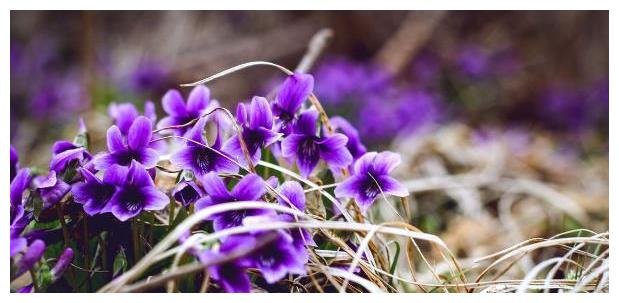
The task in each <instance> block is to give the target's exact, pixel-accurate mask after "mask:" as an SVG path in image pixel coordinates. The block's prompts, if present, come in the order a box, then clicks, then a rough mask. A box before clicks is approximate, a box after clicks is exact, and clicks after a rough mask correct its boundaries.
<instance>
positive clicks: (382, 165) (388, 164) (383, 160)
mask: <svg viewBox="0 0 619 303" xmlns="http://www.w3.org/2000/svg"><path fill="white" fill-rule="evenodd" d="M401 162H402V160H401V159H400V155H399V154H396V153H394V152H390V151H384V152H381V153H379V154H378V155H376V158H374V163H373V165H372V167H373V168H374V172H375V173H376V174H377V175H386V174H389V173H390V172H391V171H392V170H393V169H394V168H395V167H396V166H398V165H400V163H401Z"/></svg>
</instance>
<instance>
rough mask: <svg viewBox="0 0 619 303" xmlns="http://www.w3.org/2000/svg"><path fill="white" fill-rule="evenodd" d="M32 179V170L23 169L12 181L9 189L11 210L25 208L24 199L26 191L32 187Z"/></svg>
mask: <svg viewBox="0 0 619 303" xmlns="http://www.w3.org/2000/svg"><path fill="white" fill-rule="evenodd" d="M31 178H32V176H31V175H30V169H28V168H23V169H20V170H19V171H18V172H17V175H16V176H15V178H13V180H11V185H10V188H9V193H10V202H11V209H14V208H18V207H21V206H23V202H22V198H23V195H24V191H25V190H26V189H27V188H28V186H29V185H30V180H31ZM11 218H12V217H11Z"/></svg>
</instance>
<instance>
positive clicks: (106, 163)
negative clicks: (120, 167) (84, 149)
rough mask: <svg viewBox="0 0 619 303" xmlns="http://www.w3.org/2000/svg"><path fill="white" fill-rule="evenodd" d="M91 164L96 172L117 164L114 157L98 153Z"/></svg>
mask: <svg viewBox="0 0 619 303" xmlns="http://www.w3.org/2000/svg"><path fill="white" fill-rule="evenodd" d="M92 162H93V164H94V166H95V169H96V170H105V169H108V168H109V167H111V166H113V165H116V164H118V163H117V160H116V157H114V155H113V154H110V153H99V154H97V155H95V158H94V159H93V161H92Z"/></svg>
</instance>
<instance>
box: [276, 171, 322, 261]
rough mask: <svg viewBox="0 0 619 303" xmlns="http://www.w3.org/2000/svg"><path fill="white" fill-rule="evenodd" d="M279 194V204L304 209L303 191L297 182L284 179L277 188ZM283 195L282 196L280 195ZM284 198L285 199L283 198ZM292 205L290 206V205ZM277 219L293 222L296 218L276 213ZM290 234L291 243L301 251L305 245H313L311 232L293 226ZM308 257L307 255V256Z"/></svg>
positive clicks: (303, 250)
mask: <svg viewBox="0 0 619 303" xmlns="http://www.w3.org/2000/svg"><path fill="white" fill-rule="evenodd" d="M278 192H279V195H278V196H277V202H278V203H279V204H280V205H283V206H288V207H290V208H296V209H297V210H299V211H301V212H304V211H305V192H304V191H303V187H302V186H301V184H299V182H296V181H286V182H284V183H283V184H282V185H281V186H280V187H279V188H278ZM280 196H283V197H280ZM284 198H285V199H284ZM291 204H292V206H294V207H292V206H291ZM278 220H281V221H285V222H295V221H296V218H295V217H294V216H293V215H290V214H281V215H278ZM288 232H289V233H290V235H291V236H292V243H293V245H294V246H295V247H296V248H297V249H298V250H299V251H300V252H301V253H304V252H305V246H306V245H310V246H315V245H316V243H315V242H314V240H313V239H312V236H311V234H310V233H309V232H308V231H307V230H305V229H303V228H293V229H290V230H289V231H288ZM308 257H309V256H308Z"/></svg>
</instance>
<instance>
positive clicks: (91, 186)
mask: <svg viewBox="0 0 619 303" xmlns="http://www.w3.org/2000/svg"><path fill="white" fill-rule="evenodd" d="M79 172H80V173H81V174H82V177H84V182H79V183H76V184H75V185H73V188H72V189H71V192H72V193H73V198H74V200H75V202H77V203H79V204H82V205H83V206H84V212H85V213H86V214H88V215H90V216H94V215H96V214H98V213H100V212H101V211H102V210H103V208H104V207H105V206H106V205H107V203H108V202H109V201H110V199H111V198H112V195H114V192H115V190H116V187H115V186H114V184H113V183H112V182H113V178H114V177H115V176H114V175H113V173H114V170H109V169H108V170H106V172H105V175H104V177H103V181H102V180H99V178H97V176H95V175H94V174H93V173H92V172H90V171H89V170H87V169H83V168H80V169H79Z"/></svg>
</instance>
